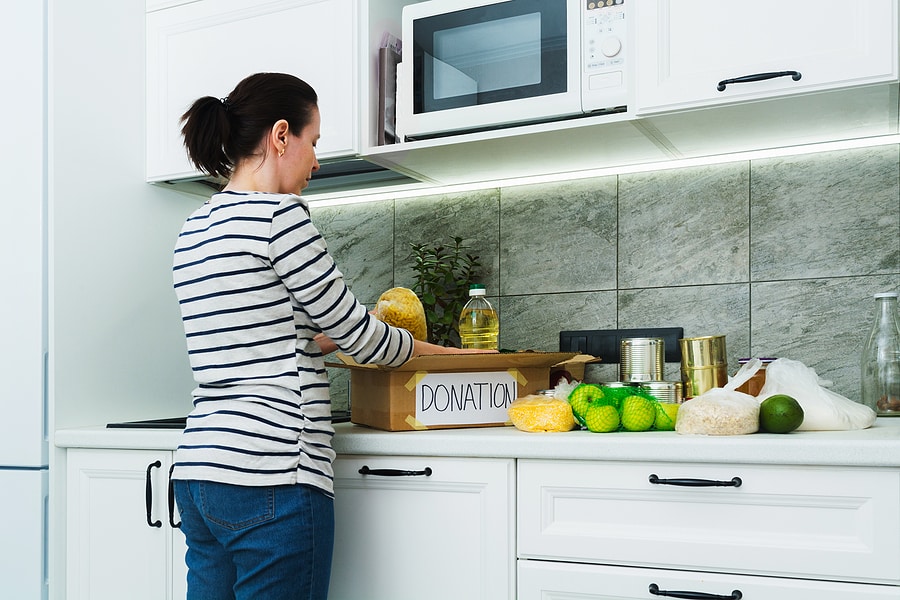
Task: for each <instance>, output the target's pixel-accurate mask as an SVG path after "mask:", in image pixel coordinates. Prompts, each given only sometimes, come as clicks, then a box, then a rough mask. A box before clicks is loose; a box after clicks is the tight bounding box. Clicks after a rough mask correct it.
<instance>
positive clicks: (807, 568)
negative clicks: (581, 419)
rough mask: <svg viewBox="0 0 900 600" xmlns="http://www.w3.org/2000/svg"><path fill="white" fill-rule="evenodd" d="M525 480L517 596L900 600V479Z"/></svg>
mask: <svg viewBox="0 0 900 600" xmlns="http://www.w3.org/2000/svg"><path fill="white" fill-rule="evenodd" d="M517 481H518V484H517V485H518V489H517V494H516V497H517V506H518V516H519V520H518V557H519V598H522V599H527V598H554V597H560V598H562V597H568V596H564V595H563V594H564V593H575V592H584V591H592V593H594V594H599V595H593V596H587V597H589V598H646V597H647V593H648V591H647V590H648V586H649V585H650V583H656V584H657V585H658V586H659V588H660V589H664V590H665V589H676V590H684V589H688V590H692V591H700V592H705V593H715V594H720V595H725V597H727V594H730V593H731V590H732V589H739V588H740V589H743V590H744V593H745V596H746V597H748V598H749V597H751V596H750V595H749V594H747V593H746V591H747V590H748V589H753V590H756V591H758V592H759V595H758V596H752V597H760V598H763V597H764V598H767V599H774V598H795V597H807V596H809V597H813V596H815V597H817V598H818V597H823V598H842V597H843V598H850V597H853V598H857V597H859V598H866V597H894V598H897V597H900V587H898V586H900V544H898V543H897V539H898V533H900V514H898V511H897V506H898V505H900V472H898V471H897V470H896V469H859V468H853V469H849V468H843V469H842V468H837V467H834V468H825V467H812V466H805V467H800V466H788V465H784V466H775V465H765V466H763V465H733V464H687V463H685V464H680V463H672V462H660V463H653V464H651V463H618V462H595V461H548V460H520V461H518V471H517ZM704 484H705V485H704ZM569 563H571V564H569ZM578 564H580V566H573V565H578ZM598 565H606V567H603V568H600V567H599V566H598ZM611 566H612V567H618V568H610V567H611ZM673 569H674V570H678V571H685V572H687V571H693V572H694V573H692V574H687V573H677V572H674V571H672V570H673ZM570 572H572V573H574V574H575V575H572V576H570ZM761 576H766V577H761ZM826 582H827V583H826ZM601 583H602V585H601ZM850 584H854V585H852V586H850ZM863 584H865V585H863ZM872 584H876V585H872ZM848 586H849V587H848ZM820 592H821V594H822V595H821V596H817V595H815V594H817V593H820ZM856 592H860V594H859V595H856ZM863 592H865V593H863ZM554 594H557V595H556V596H554ZM792 594H793V595H792ZM797 594H806V595H797ZM842 594H843V596H842ZM866 594H868V595H866Z"/></svg>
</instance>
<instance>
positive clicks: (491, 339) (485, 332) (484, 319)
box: [459, 283, 500, 350]
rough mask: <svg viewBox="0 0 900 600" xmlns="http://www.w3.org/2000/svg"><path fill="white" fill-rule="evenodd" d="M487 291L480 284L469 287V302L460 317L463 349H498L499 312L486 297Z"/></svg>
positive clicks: (460, 335) (460, 334)
mask: <svg viewBox="0 0 900 600" xmlns="http://www.w3.org/2000/svg"><path fill="white" fill-rule="evenodd" d="M486 293H487V290H485V289H484V286H483V285H481V284H480V283H473V284H472V285H471V286H470V287H469V301H468V302H467V303H466V305H465V306H464V307H463V309H462V313H461V314H460V315H459V338H460V341H461V342H462V347H463V348H492V349H494V350H496V349H497V338H498V337H499V335H500V319H499V318H498V317H497V311H495V310H494V307H493V306H491V303H490V302H488V301H487V300H486V299H485V297H484V295H485V294H486Z"/></svg>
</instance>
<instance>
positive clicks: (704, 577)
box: [518, 560, 900, 600]
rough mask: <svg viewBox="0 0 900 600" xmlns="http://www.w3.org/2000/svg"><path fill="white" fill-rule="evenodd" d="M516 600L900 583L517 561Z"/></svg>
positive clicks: (755, 598)
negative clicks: (819, 579) (856, 582)
mask: <svg viewBox="0 0 900 600" xmlns="http://www.w3.org/2000/svg"><path fill="white" fill-rule="evenodd" d="M518 571H519V581H518V589H519V595H518V600H574V599H576V598H577V599H578V600H628V599H631V598H635V599H640V600H648V599H652V598H664V597H670V598H698V599H700V598H703V599H709V600H714V599H721V600H730V599H734V600H737V599H739V598H742V599H743V600H851V599H852V600H869V599H872V600H874V599H875V598H880V599H884V598H894V599H897V598H900V587H895V586H889V585H867V584H855V583H836V582H831V581H812V580H802V579H787V578H779V577H753V576H748V575H721V574H712V573H698V572H691V571H669V570H665V569H642V568H633V567H609V566H602V565H585V564H577V563H559V562H550V561H538V560H520V561H519V567H518Z"/></svg>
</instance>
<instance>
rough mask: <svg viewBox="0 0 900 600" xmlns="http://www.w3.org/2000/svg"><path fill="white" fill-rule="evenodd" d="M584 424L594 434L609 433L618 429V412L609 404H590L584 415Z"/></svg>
mask: <svg viewBox="0 0 900 600" xmlns="http://www.w3.org/2000/svg"><path fill="white" fill-rule="evenodd" d="M584 422H585V426H586V427H587V428H588V429H589V430H591V431H593V432H594V433H609V432H610V431H615V430H616V429H618V428H619V411H617V410H616V407H615V406H612V405H610V404H591V405H590V406H588V409H587V413H586V414H585V415H584Z"/></svg>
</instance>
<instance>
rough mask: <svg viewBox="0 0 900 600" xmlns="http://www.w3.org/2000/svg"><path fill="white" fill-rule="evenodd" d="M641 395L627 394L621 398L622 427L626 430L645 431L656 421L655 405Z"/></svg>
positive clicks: (655, 403)
mask: <svg viewBox="0 0 900 600" xmlns="http://www.w3.org/2000/svg"><path fill="white" fill-rule="evenodd" d="M657 404H658V402H654V401H653V400H650V399H649V398H644V397H643V396H628V397H627V398H625V399H624V400H622V427H624V428H625V429H627V430H628V431H647V430H648V429H650V428H651V427H653V423H654V421H656V405H657Z"/></svg>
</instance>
